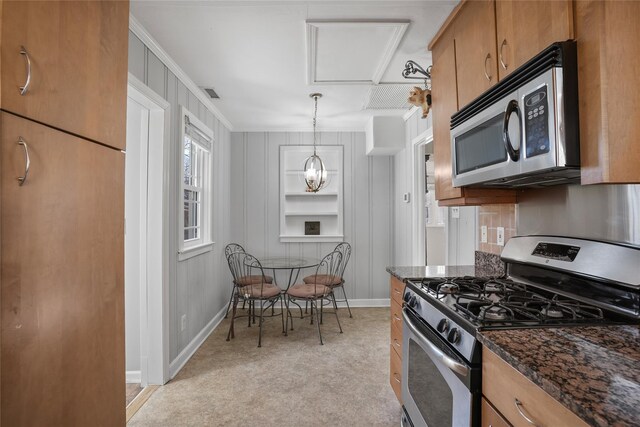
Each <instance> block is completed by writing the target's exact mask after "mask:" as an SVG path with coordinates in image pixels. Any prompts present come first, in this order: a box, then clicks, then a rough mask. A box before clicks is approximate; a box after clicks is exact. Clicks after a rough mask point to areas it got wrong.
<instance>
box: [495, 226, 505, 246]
mask: <svg viewBox="0 0 640 427" xmlns="http://www.w3.org/2000/svg"><path fill="white" fill-rule="evenodd" d="M497 231H498V233H497V234H498V238H497V239H496V240H497V242H496V243H497V244H498V246H504V227H498V229H497Z"/></svg>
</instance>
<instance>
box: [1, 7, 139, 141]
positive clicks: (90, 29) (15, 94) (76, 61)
mask: <svg viewBox="0 0 640 427" xmlns="http://www.w3.org/2000/svg"><path fill="white" fill-rule="evenodd" d="M65 3H68V2H65V1H4V2H2V9H3V10H2V21H3V22H2V65H3V67H2V72H1V75H2V100H1V107H2V109H3V110H6V111H10V112H12V113H15V114H18V115H21V116H23V117H27V118H30V119H32V120H35V121H38V122H41V123H44V124H46V125H49V126H52V127H55V128H58V129H64V130H66V131H68V132H71V133H74V134H76V135H79V136H82V137H84V138H87V139H90V140H92V141H96V142H100V143H102V144H106V145H110V146H112V147H115V148H119V149H123V148H124V147H125V131H126V127H125V123H126V104H123V103H122V102H121V101H122V100H126V91H127V61H128V55H127V51H128V30H127V28H128V23H129V18H128V17H129V4H128V2H126V1H102V2H95V1H86V2H85V1H77V2H73V6H72V7H68V6H66V5H65Z"/></svg>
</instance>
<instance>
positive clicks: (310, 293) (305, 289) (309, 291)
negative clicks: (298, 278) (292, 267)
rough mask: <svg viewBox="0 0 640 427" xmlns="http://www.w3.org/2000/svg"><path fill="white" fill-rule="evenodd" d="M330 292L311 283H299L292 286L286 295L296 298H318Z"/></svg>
mask: <svg viewBox="0 0 640 427" xmlns="http://www.w3.org/2000/svg"><path fill="white" fill-rule="evenodd" d="M329 292H331V288H329V287H327V286H325V285H320V284H313V283H299V284H297V285H293V286H292V287H290V288H289V290H288V291H287V294H289V295H291V296H292V297H296V298H309V299H312V298H319V297H321V296H324V295H327V294H328V293H329Z"/></svg>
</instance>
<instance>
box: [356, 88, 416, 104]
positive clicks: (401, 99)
mask: <svg viewBox="0 0 640 427" xmlns="http://www.w3.org/2000/svg"><path fill="white" fill-rule="evenodd" d="M413 86H414V85H410V84H395V83H386V84H384V83H383V84H379V85H372V86H371V87H370V88H369V92H368V93H367V98H366V99H365V102H364V105H363V106H362V109H363V110H408V109H409V108H411V105H410V104H409V102H408V101H407V99H408V98H409V91H411V88H413Z"/></svg>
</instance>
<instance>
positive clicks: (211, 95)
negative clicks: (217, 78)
mask: <svg viewBox="0 0 640 427" xmlns="http://www.w3.org/2000/svg"><path fill="white" fill-rule="evenodd" d="M202 90H204V91H205V92H206V93H207V95H209V98H211V99H220V97H219V96H218V94H217V93H216V91H215V90H213V88H210V87H203V88H202Z"/></svg>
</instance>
